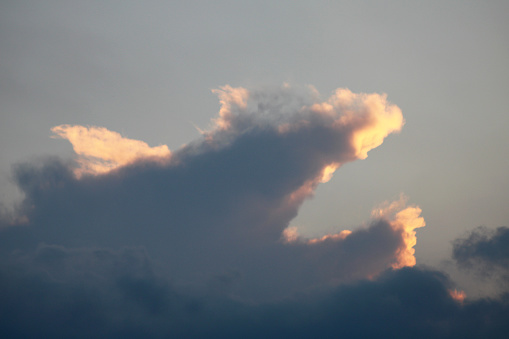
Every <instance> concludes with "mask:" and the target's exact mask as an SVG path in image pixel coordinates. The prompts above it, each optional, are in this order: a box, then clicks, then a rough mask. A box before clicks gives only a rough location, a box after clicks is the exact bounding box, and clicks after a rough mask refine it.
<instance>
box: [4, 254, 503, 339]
mask: <svg viewBox="0 0 509 339" xmlns="http://www.w3.org/2000/svg"><path fill="white" fill-rule="evenodd" d="M71 258H73V259H71ZM70 259H71V260H75V261H80V262H87V263H88V264H85V263H84V264H83V265H81V266H78V265H74V266H75V267H77V268H76V269H75V270H73V272H72V273H71V272H70V271H67V272H66V274H65V276H62V275H58V274H54V270H57V271H58V270H59V268H57V266H59V265H65V264H66V261H68V260H70ZM19 260H21V259H19ZM41 263H43V266H44V267H45V269H44V270H42V269H41ZM30 265H36V266H37V267H38V270H39V271H38V272H37V273H34V270H33V268H26V266H30ZM90 265H93V266H94V268H93V269H92V271H93V272H94V274H92V275H89V274H87V273H89V266H90ZM97 266H100V267H102V268H103V270H102V271H101V272H102V273H101V274H97ZM51 267H53V268H51ZM0 285H1V292H0V293H2V300H3V303H2V307H1V310H2V313H1V315H2V318H1V320H0V321H1V326H0V334H1V335H2V337H4V338H15V337H41V336H44V337H77V338H81V337H83V338H85V337H96V338H103V337H104V338H162V337H180V338H201V337H203V338H216V337H217V338H224V337H231V336H234V337H243V338H244V337H245V338H260V337H268V338H276V337H277V338H280V337H296V338H310V337H317V336H319V337H327V338H328V337H337V336H339V335H341V336H343V337H348V338H363V337H396V338H399V337H408V336H409V335H411V336H412V337H416V338H430V337H433V338H482V337H490V338H504V337H505V336H506V333H507V331H508V330H509V325H508V324H507V321H506V320H507V317H508V315H509V296H504V297H503V298H502V299H500V300H492V299H483V300H478V301H473V302H466V303H465V304H463V305H462V304H459V303H458V302H456V301H455V300H454V299H453V298H451V296H450V294H449V291H450V288H451V287H452V284H451V282H450V281H449V280H448V279H447V277H446V276H445V275H444V274H443V273H440V272H437V271H432V270H427V269H419V268H404V269H401V270H396V271H393V270H390V271H387V272H384V273H383V274H382V275H381V276H379V277H378V278H377V279H375V280H373V281H367V280H364V281H360V282H357V283H355V284H349V285H344V286H340V287H332V288H331V287H328V288H321V289H317V290H312V291H308V292H306V293H301V294H299V295H296V296H294V297H292V298H287V299H284V300H281V301H279V302H276V303H274V302H272V303H263V304H251V303H242V302H239V301H236V300H232V299H230V298H228V297H225V296H224V295H221V294H217V293H213V292H212V293H207V294H189V293H187V292H183V291H181V290H179V289H177V288H175V287H174V286H172V285H171V284H169V283H168V282H167V281H165V280H162V279H161V278H160V277H158V276H157V275H154V274H153V273H152V271H151V269H150V267H149V266H147V262H146V261H145V257H144V254H143V253H140V252H139V251H136V250H126V251H119V252H111V251H105V250H94V251H87V252H84V251H74V252H73V251H65V250H64V249H62V248H58V247H40V248H39V250H38V252H37V254H36V255H35V256H32V257H31V258H24V260H23V264H21V263H20V262H18V264H17V265H16V270H12V269H11V270H8V269H6V268H5V267H3V269H2V279H1V280H0Z"/></svg>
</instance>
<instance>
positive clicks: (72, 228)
mask: <svg viewBox="0 0 509 339" xmlns="http://www.w3.org/2000/svg"><path fill="white" fill-rule="evenodd" d="M214 92H215V93H216V94H217V95H218V96H219V99H220V103H221V108H220V112H219V116H218V117H217V118H214V119H212V126H211V129H210V130H208V131H204V132H203V135H202V138H200V139H199V140H195V141H194V142H191V143H189V144H187V145H185V146H183V147H181V148H180V149H178V150H175V151H173V152H172V153H171V154H170V151H169V150H168V148H167V147H165V146H159V147H155V148H150V147H149V146H148V145H147V144H145V143H143V142H141V141H136V140H130V139H126V138H123V137H122V136H120V135H119V134H118V133H115V132H112V131H108V130H106V129H103V128H98V127H83V126H70V125H61V126H57V127H55V128H54V129H53V132H54V133H55V134H56V135H58V136H59V137H62V138H65V139H67V140H69V141H70V142H71V143H72V145H73V148H74V150H75V151H76V153H77V155H78V162H79V164H80V167H79V168H78V170H76V168H75V166H73V165H69V163H68V162H66V161H62V160H60V159H56V158H48V159H45V160H43V161H35V162H29V163H24V164H20V165H17V166H16V167H15V169H14V179H15V181H16V183H17V184H18V186H19V188H20V189H21V190H22V192H23V193H24V195H25V198H24V200H23V201H22V202H21V204H20V205H19V206H18V209H17V212H18V215H17V216H11V217H9V218H7V217H5V216H3V217H2V220H3V221H2V222H1V224H2V227H1V230H0V252H1V254H2V259H1V261H0V264H1V266H0V273H1V274H2V277H3V278H2V279H0V281H1V283H2V284H3V286H2V288H0V291H1V292H0V293H2V295H4V296H5V298H4V297H3V299H4V300H7V302H6V303H4V304H3V305H2V314H3V315H5V318H4V319H9V321H8V324H9V325H5V326H4V327H3V330H4V332H5V333H7V334H11V336H20V335H21V336H31V335H33V333H45V334H48V335H50V336H80V335H82V334H83V336H84V337H90V336H104V337H129V336H131V337H146V336H149V337H161V336H168V335H176V336H185V335H187V336H191V337H197V336H198V337H199V336H209V337H210V334H211V333H212V334H217V335H218V336H222V337H224V336H227V335H237V334H238V335H241V334H242V336H243V337H245V336H246V335H248V336H249V335H252V336H255V337H259V335H260V334H261V333H264V332H263V331H265V330H266V331H268V332H267V333H269V334H271V335H273V336H274V335H276V333H282V334H288V335H290V334H295V335H296V336H298V334H299V333H302V335H304V334H305V333H306V334H307V333H310V332H309V331H310V330H311V329H312V328H313V329H314V328H315V325H313V324H319V325H320V326H319V327H320V328H322V329H323V331H337V330H338V328H339V327H338V326H340V325H342V326H343V327H344V326H346V325H347V324H349V323H350V322H346V321H345V322H337V323H336V322H334V321H333V318H334V319H336V316H338V317H340V318H342V319H349V318H348V312H349V311H348V309H347V308H345V307H344V306H341V305H351V307H352V308H353V313H352V314H353V315H355V316H359V317H360V316H362V314H363V312H364V311H363V310H362V309H360V308H359V309H355V307H354V306H353V305H354V304H353V300H354V299H348V298H354V297H355V298H359V299H358V300H359V301H360V304H359V305H363V307H366V309H375V310H376V309H385V308H387V307H389V309H391V310H393V311H394V312H395V314H398V315H399V314H400V315H401V316H405V314H407V313H408V311H409V310H410V309H412V307H414V306H416V305H420V303H421V302H426V300H424V299H422V300H421V299H419V298H417V299H415V297H413V298H414V299H415V300H416V302H415V304H412V303H410V304H408V300H407V299H406V298H408V297H409V295H410V294H405V293H406V292H405V291H408V290H405V289H404V290H402V291H400V290H398V289H394V286H400V285H398V284H402V285H401V286H409V285H411V284H413V287H412V288H414V289H416V290H417V291H418V292H417V293H421V294H423V295H427V294H429V293H431V295H432V296H434V297H436V302H438V303H439V304H440V305H442V306H443V305H445V306H447V307H448V309H449V310H450V311H451V312H453V313H452V314H453V315H455V316H456V317H460V318H461V316H462V314H463V313H461V312H463V311H461V307H466V305H467V304H468V302H467V301H468V300H467V301H465V305H464V306H461V305H462V304H461V302H459V300H460V298H459V297H458V296H459V295H461V292H458V291H457V292H454V286H452V284H451V283H450V282H449V281H448V280H447V278H445V277H444V276H442V275H440V274H439V273H437V272H431V271H426V270H425V271H422V270H419V269H413V270H412V269H408V268H406V267H412V266H414V265H415V264H416V262H415V257H414V249H413V248H414V246H415V244H416V231H415V230H416V229H417V228H419V227H423V226H424V225H425V223H424V219H423V218H422V217H421V216H420V214H421V210H420V209H419V208H418V207H417V206H407V205H406V200H405V198H402V199H400V200H399V201H397V202H393V203H389V202H388V203H385V204H383V205H382V206H380V207H379V208H377V209H375V211H374V212H373V215H372V218H371V221H369V222H367V224H366V226H360V227H358V228H356V229H352V230H349V231H348V230H343V231H341V232H338V233H337V234H326V235H323V236H322V237H320V238H317V239H305V238H302V237H300V236H299V234H298V231H297V230H296V229H293V228H288V226H289V224H290V221H291V220H292V219H293V218H294V217H295V216H296V215H297V212H298V209H299V207H300V206H301V204H302V203H303V202H304V201H305V200H306V199H308V198H310V197H312V195H313V194H314V191H315V189H316V188H317V186H318V185H319V184H322V183H326V182H327V181H328V180H329V179H330V178H331V176H332V175H333V173H334V171H336V170H338V169H340V167H341V166H342V165H343V164H345V163H347V162H350V161H354V160H358V159H365V158H366V157H367V155H368V152H369V151H370V150H371V149H373V148H376V147H377V146H379V145H380V144H381V143H382V142H383V140H384V138H385V137H387V136H388V135H389V134H391V133H394V132H397V131H399V130H400V129H401V128H402V126H403V123H404V120H403V116H402V114H401V111H400V110H399V108H398V107H397V106H395V105H393V104H391V103H390V102H388V101H387V97H386V96H385V95H379V94H355V93H352V92H351V91H349V90H347V89H339V90H337V91H335V92H334V94H333V95H332V96H331V97H330V98H329V99H327V100H325V101H322V100H320V99H319V95H318V94H317V92H316V91H313V90H309V91H302V90H295V89H292V88H291V87H289V86H285V87H283V88H280V89H277V90H274V89H262V90H247V89H243V88H233V87H230V86H224V87H222V88H221V89H218V90H215V91H214ZM99 174H100V175H99ZM15 220H17V221H20V220H22V221H23V222H14V221H15ZM338 226H340V225H338ZM387 270H388V271H387ZM398 272H400V273H398ZM365 279H368V280H367V281H366V280H365ZM419 279H420V280H419ZM359 281H363V282H361V283H359ZM419 281H424V282H427V283H428V284H427V285H426V284H421V283H419ZM345 283H348V284H350V285H349V286H350V287H341V286H342V285H341V284H345ZM407 283H408V284H409V285H407ZM401 286H400V287H401ZM433 286H434V287H433ZM432 287H433V288H432ZM405 288H407V289H408V288H410V287H405ZM429 288H432V290H429ZM31 291H34V292H31ZM345 291H346V292H345ZM408 292H409V291H408ZM414 292H415V291H413V290H412V293H414ZM304 295H305V296H306V297H303V296H304ZM366 295H370V296H371V297H370V298H366ZM299 296H300V297H299ZM414 299H411V300H414ZM330 300H337V302H338V304H335V303H333V304H331V303H330ZM349 300H350V301H349ZM390 300H392V301H394V303H393V302H392V301H391V302H389V301H390ZM430 300H431V299H430ZM387 302H389V304H386V303H387ZM496 305H498V306H497V307H499V311H498V312H499V313H496V314H494V317H496V316H500V314H507V305H506V304H503V303H499V301H497V304H496ZM421 306H422V305H421ZM428 306H429V305H428V304H425V307H424V308H422V309H421V308H419V312H424V313H423V318H424V319H427V321H428V323H431V324H436V326H435V325H433V326H431V327H427V331H428V332H423V333H430V334H433V333H435V332H434V331H437V332H436V333H442V332H440V331H441V330H442V328H439V327H440V326H439V324H440V322H439V319H438V318H439V316H433V315H432V313H433V312H434V311H433V312H431V313H426V312H428V311H429V310H431V309H432V307H431V306H430V308H428ZM445 306H444V307H445ZM391 307H392V308H391ZM34 309H38V310H41V312H40V314H41V315H39V316H38V315H36V314H34V312H33V311H30V312H29V310H34ZM311 310H317V311H318V313H317V314H318V315H313V314H314V313H313V314H312V313H310V312H311ZM330 312H332V313H330ZM370 312H371V311H370ZM454 312H456V313H454ZM457 312H459V313H457ZM504 312H506V313H504ZM368 313H369V312H368ZM331 314H335V315H334V316H332V315H331ZM322 316H323V318H322ZM368 316H369V317H372V318H373V319H375V311H373V313H369V314H368ZM426 317H431V318H429V319H428V318H426ZM29 318H34V319H33V320H32V322H33V324H34V325H33V327H32V328H23V327H22V325H21V324H22V323H24V322H26V321H27V320H28V319H29ZM270 319H273V320H270ZM308 319H309V320H308ZM447 319H448V318H447ZM454 319H456V318H454ZM411 320H412V321H414V322H415V324H416V325H417V323H418V319H417V318H415V319H414V318H412V319H411ZM435 320H436V321H435ZM64 321H65V324H67V325H64V324H63V323H64ZM450 321H453V320H450ZM398 322H399V321H398ZM409 323H411V322H409ZM49 324H57V326H50V325H49ZM196 324H200V326H196ZM232 324H237V326H235V325H232ZM290 324H292V325H291V326H290ZM387 324H392V323H391V322H390V321H389V320H388V323H387ZM267 326H268V327H267ZM384 326H385V325H384ZM384 326H382V328H385V330H386V331H388V332H387V333H392V332H390V331H391V330H390V328H391V327H389V325H387V326H385V327H384ZM391 326H392V325H391ZM435 327H436V328H435ZM451 328H454V325H451ZM32 330H33V331H36V332H31V331H32ZM352 330H353V329H352ZM90 331H92V333H91V332H90ZM94 331H95V332H94ZM366 331H367V332H366V333H367V334H369V333H370V332H369V330H366ZM246 332H249V333H246ZM325 333H332V332H325ZM377 333H378V332H377ZM94 334H95V335H94Z"/></svg>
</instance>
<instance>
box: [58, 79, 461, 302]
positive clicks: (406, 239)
mask: <svg viewBox="0 0 509 339" xmlns="http://www.w3.org/2000/svg"><path fill="white" fill-rule="evenodd" d="M285 87H287V85H286V86H285ZM312 91H313V94H314V96H315V97H317V94H318V93H317V91H316V90H315V89H312ZM212 92H213V93H215V94H216V95H218V97H219V100H220V104H221V108H220V110H219V116H218V117H217V118H214V119H213V120H212V128H211V130H209V131H203V132H202V134H203V136H204V138H205V139H206V140H209V141H210V140H214V136H215V135H216V133H222V132H223V133H224V132H225V131H226V132H228V131H229V130H233V129H234V128H235V127H234V126H233V125H234V118H235V117H236V116H239V115H242V114H244V113H245V112H247V111H248V110H249V109H250V107H249V99H250V91H248V90H247V89H245V88H241V87H239V88H234V87H231V86H229V85H226V86H223V87H221V88H219V89H214V90H212ZM300 112H306V113H307V115H303V117H304V118H302V119H297V120H292V122H290V123H289V122H283V123H279V124H276V126H275V127H276V129H277V131H278V133H280V134H284V133H288V132H289V131H294V130H296V129H299V128H300V127H301V126H304V125H306V124H307V123H309V122H308V121H307V120H306V117H308V118H309V116H317V117H320V118H325V119H326V121H329V122H330V124H331V125H332V126H333V128H335V129H337V130H338V131H341V132H343V133H344V132H345V131H347V132H348V133H349V134H348V135H349V142H350V149H351V152H352V154H351V158H352V157H353V159H365V158H366V157H367V155H368V154H367V153H368V152H369V151H370V150H371V149H373V148H376V147H378V146H379V145H381V144H382V143H383V140H384V138H385V137H386V136H388V135H389V134H391V133H394V132H399V131H400V130H401V128H402V127H403V125H404V119H403V115H402V113H401V110H400V109H399V108H398V107H397V106H396V105H394V104H391V103H389V102H388V101H387V96H386V95H385V94H382V95H380V94H376V93H372V94H365V93H360V94H356V93H352V92H351V91H350V90H349V89H346V88H339V89H337V90H336V91H335V92H334V94H333V95H332V96H331V97H330V98H328V99H327V100H326V101H323V102H314V103H312V104H311V105H304V106H302V107H301V108H300ZM51 131H52V132H53V133H54V136H53V137H54V138H63V139H67V140H68V141H69V142H70V143H71V144H72V146H73V150H74V151H75V153H76V154H77V159H76V161H77V164H78V167H77V168H76V170H75V175H76V177H77V178H78V179H80V178H81V177H82V176H83V175H104V174H107V173H109V172H111V171H113V170H115V169H118V168H120V167H123V166H126V165H129V164H132V163H134V162H137V161H142V160H143V159H147V158H149V159H151V160H153V161H160V162H163V163H171V152H170V150H169V148H168V147H167V146H166V145H160V146H157V147H150V146H148V145H147V144H146V143H145V142H143V141H139V140H133V139H128V138H125V137H122V136H121V135H120V134H119V133H117V132H113V131H110V130H108V129H106V128H104V127H95V126H89V127H85V126H79V125H59V126H55V127H53V128H52V129H51ZM341 165H342V164H341V163H337V162H334V163H329V164H326V165H324V166H323V169H322V172H321V173H320V175H319V176H317V177H316V178H312V179H310V180H308V181H307V182H306V183H304V184H303V185H302V186H301V187H300V188H298V189H297V190H295V191H294V192H292V193H291V194H289V195H288V196H287V198H286V200H287V204H289V205H290V204H294V203H301V202H302V201H304V199H306V198H308V197H310V196H312V195H313V193H314V191H315V189H316V187H317V186H318V185H319V184H320V183H326V182H327V181H329V180H330V179H331V177H332V175H333V173H334V172H335V170H337V169H338V168H339V167H340V166H341ZM406 202H407V198H406V197H405V196H403V195H402V196H401V197H400V199H399V200H397V201H394V202H385V203H383V204H382V205H380V206H379V207H377V208H376V209H374V210H373V212H372V218H373V219H384V220H386V221H387V222H388V223H389V224H390V226H391V228H392V229H393V230H394V231H395V232H398V233H400V234H401V236H402V239H403V243H402V245H401V246H400V248H399V249H398V250H397V252H396V253H395V257H394V262H393V263H392V265H391V266H392V268H393V269H399V268H402V267H406V266H414V265H416V259H415V256H414V254H415V250H414V246H415V245H416V241H417V238H416V232H415V230H416V229H417V228H420V227H424V226H425V222H424V218H423V217H421V209H420V208H419V207H418V206H406ZM350 234H352V232H351V231H349V230H343V231H341V232H339V233H337V234H327V235H324V236H323V237H321V238H315V239H306V238H303V237H301V236H300V235H299V234H298V231H297V229H296V228H295V227H288V228H286V229H285V230H284V231H283V233H282V240H283V242H284V243H287V244H292V243H306V244H309V245H310V246H312V245H313V244H317V243H320V242H323V241H343V240H344V239H346V238H347V237H348V236H349V235H350ZM451 296H452V297H454V299H456V300H458V301H462V300H463V299H464V297H465V296H464V293H463V292H458V291H455V292H454V293H453V292H451Z"/></svg>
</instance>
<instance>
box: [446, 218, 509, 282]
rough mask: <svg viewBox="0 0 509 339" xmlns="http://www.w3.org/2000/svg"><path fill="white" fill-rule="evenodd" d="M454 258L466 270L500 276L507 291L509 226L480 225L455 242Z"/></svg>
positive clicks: (484, 274)
mask: <svg viewBox="0 0 509 339" xmlns="http://www.w3.org/2000/svg"><path fill="white" fill-rule="evenodd" d="M453 258H454V259H455V260H456V262H457V263H458V265H459V266H460V267H461V268H463V269H466V270H471V271H472V270H473V271H475V272H477V273H480V276H481V277H483V278H485V279H486V278H492V277H495V278H499V279H501V281H500V283H501V285H502V287H503V289H504V290H506V291H507V282H508V281H509V228H508V227H499V228H497V229H495V230H491V229H488V228H486V227H478V228H477V229H475V230H473V231H472V232H471V233H470V234H469V235H468V236H467V237H465V238H460V239H456V240H455V241H454V242H453Z"/></svg>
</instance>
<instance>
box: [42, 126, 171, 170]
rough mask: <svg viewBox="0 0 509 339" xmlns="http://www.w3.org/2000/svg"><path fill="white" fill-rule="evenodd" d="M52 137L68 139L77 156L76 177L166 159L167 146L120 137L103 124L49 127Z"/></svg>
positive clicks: (167, 155) (168, 151)
mask: <svg viewBox="0 0 509 339" xmlns="http://www.w3.org/2000/svg"><path fill="white" fill-rule="evenodd" d="M51 131H52V132H53V133H54V136H53V137H54V138H63V139H67V140H69V142H70V143H71V144H72V147H73V149H74V152H76V154H77V155H79V158H78V159H77V162H78V164H79V168H77V169H76V170H75V173H76V175H77V176H78V177H79V176H81V175H83V174H103V173H107V172H109V171H111V170H114V169H116V168H118V167H121V166H125V165H128V164H132V163H133V162H135V161H136V160H140V159H142V158H167V157H169V156H170V150H169V148H168V146H166V145H161V146H157V147H149V146H148V145H147V144H146V143H145V142H143V141H139V140H133V139H128V138H124V137H122V136H121V135H120V134H119V133H117V132H113V131H110V130H108V129H106V128H104V127H94V126H92V127H85V126H79V125H74V126H71V125H59V126H55V127H53V128H52V129H51Z"/></svg>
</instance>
